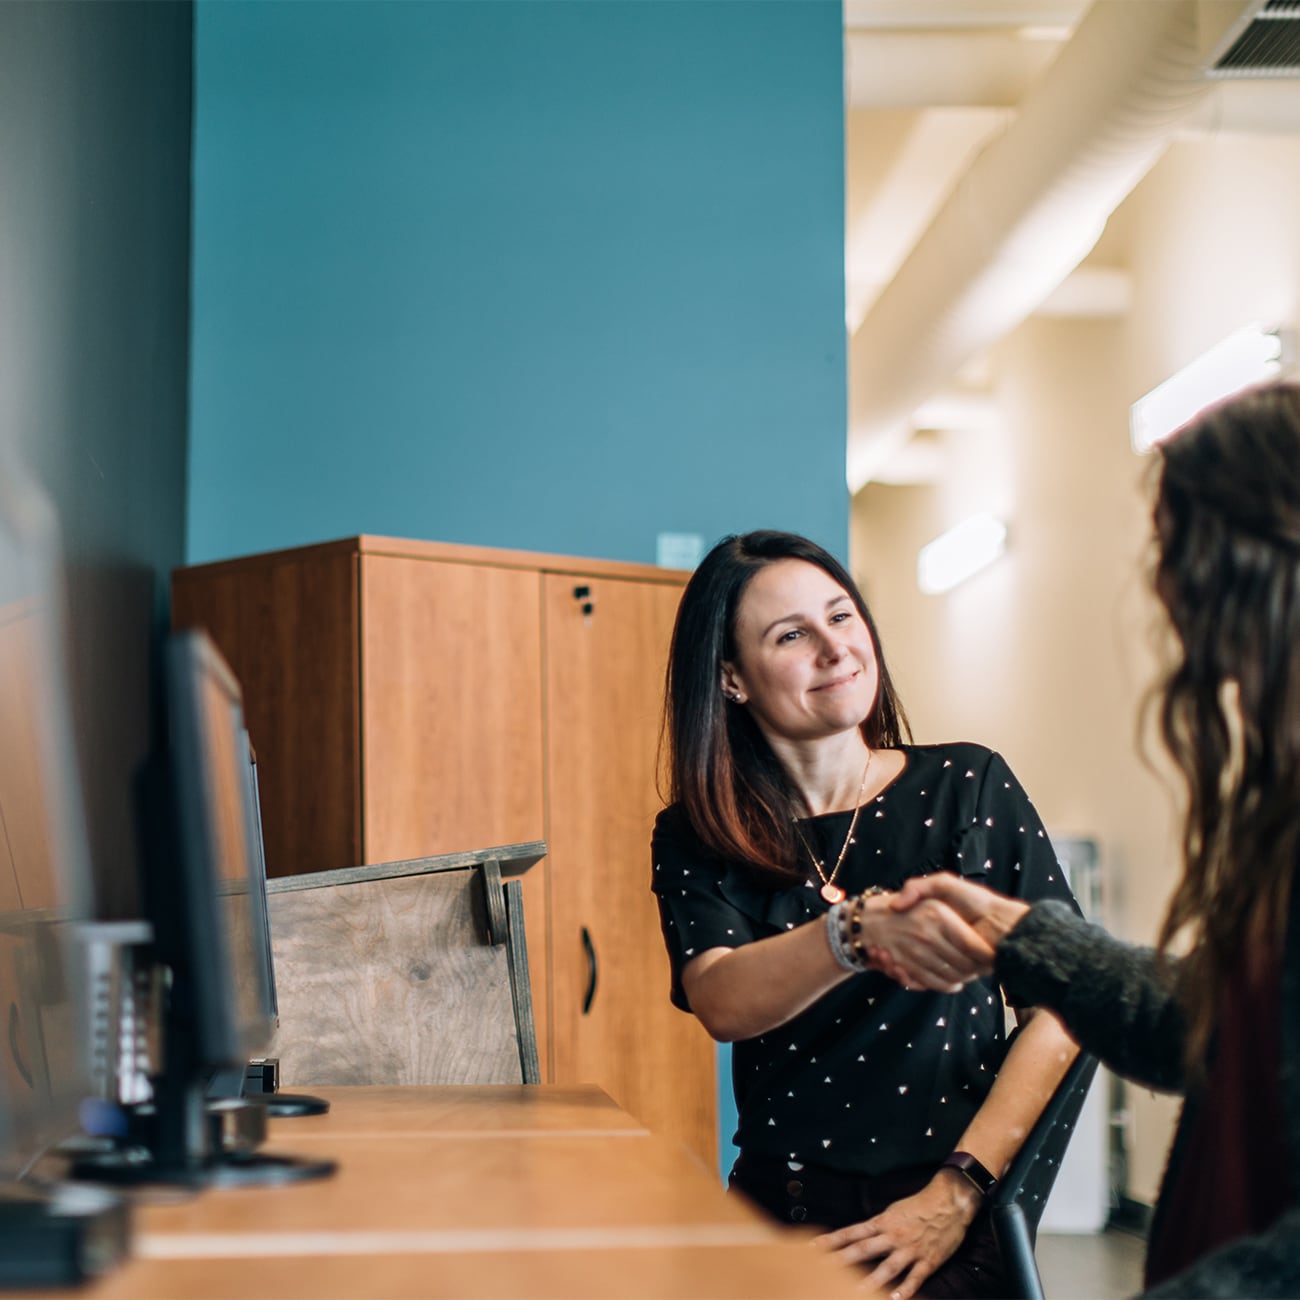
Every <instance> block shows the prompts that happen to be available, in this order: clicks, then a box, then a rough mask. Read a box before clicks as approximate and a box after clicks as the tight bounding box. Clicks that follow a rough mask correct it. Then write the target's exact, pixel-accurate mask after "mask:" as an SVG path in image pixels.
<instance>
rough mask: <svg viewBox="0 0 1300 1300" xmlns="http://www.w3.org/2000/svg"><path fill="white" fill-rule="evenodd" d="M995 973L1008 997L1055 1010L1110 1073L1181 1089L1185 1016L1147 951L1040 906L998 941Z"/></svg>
mask: <svg viewBox="0 0 1300 1300" xmlns="http://www.w3.org/2000/svg"><path fill="white" fill-rule="evenodd" d="M996 973H997V977H998V979H999V981H1000V982H1001V984H1002V987H1003V988H1004V989H1005V990H1006V991H1007V994H1008V996H1009V997H1010V998H1012V999H1013V1000H1014V1001H1016V1002H1020V1003H1022V1004H1024V1005H1026V1006H1034V1007H1045V1008H1046V1009H1047V1010H1048V1011H1052V1012H1055V1013H1056V1015H1057V1016H1059V1017H1060V1019H1061V1021H1062V1022H1063V1023H1064V1025H1065V1027H1066V1029H1068V1030H1069V1032H1070V1035H1071V1037H1073V1038H1074V1040H1075V1041H1076V1042H1077V1043H1078V1044H1079V1046H1080V1047H1082V1048H1083V1049H1084V1050H1085V1051H1087V1052H1091V1053H1092V1054H1093V1055H1094V1056H1096V1057H1099V1058H1100V1059H1101V1061H1102V1062H1104V1063H1105V1064H1106V1065H1108V1066H1109V1067H1110V1068H1111V1069H1112V1070H1114V1071H1115V1072H1116V1073H1117V1074H1121V1075H1123V1076H1124V1077H1125V1078H1126V1079H1132V1080H1133V1081H1134V1082H1135V1083H1140V1084H1144V1085H1145V1086H1147V1087H1149V1088H1156V1089H1159V1090H1161V1091H1164V1092H1179V1091H1181V1090H1182V1086H1183V1050H1184V1043H1185V1039H1186V1019H1185V1016H1184V1014H1183V1009H1182V1006H1181V1004H1180V1003H1179V1001H1178V999H1177V997H1176V996H1175V994H1174V992H1173V989H1172V988H1171V987H1170V984H1169V982H1168V981H1167V980H1166V979H1165V978H1163V977H1162V974H1161V970H1160V959H1159V958H1158V957H1157V955H1156V953H1155V951H1154V950H1153V949H1151V948H1140V947H1137V946H1136V945H1133V944H1127V943H1122V942H1121V941H1120V940H1118V939H1115V938H1112V936H1110V935H1109V934H1107V933H1106V931H1105V930H1103V929H1102V928H1101V927H1100V926H1097V925H1090V924H1089V923H1088V922H1086V921H1084V920H1082V919H1081V918H1080V917H1078V916H1077V915H1076V914H1075V913H1074V912H1073V911H1071V909H1070V908H1069V907H1067V906H1066V905H1065V904H1064V903H1059V902H1056V901H1043V902H1040V903H1035V904H1034V906H1033V907H1032V908H1030V910H1029V912H1028V913H1027V914H1026V915H1025V917H1024V919H1023V920H1022V921H1021V922H1020V923H1019V924H1018V925H1017V926H1016V927H1015V929H1014V930H1012V931H1011V932H1010V934H1008V935H1007V936H1006V938H1005V939H1003V940H1002V942H1001V944H999V946H998V953H997V964H996Z"/></svg>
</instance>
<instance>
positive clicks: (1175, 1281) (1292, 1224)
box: [1142, 1210, 1300, 1300]
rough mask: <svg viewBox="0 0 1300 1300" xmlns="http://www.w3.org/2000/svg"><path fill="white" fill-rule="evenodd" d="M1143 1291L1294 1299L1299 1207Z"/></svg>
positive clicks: (1299, 1280)
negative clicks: (1259, 1231) (1262, 1228)
mask: <svg viewBox="0 0 1300 1300" xmlns="http://www.w3.org/2000/svg"><path fill="white" fill-rule="evenodd" d="M1142 1295H1143V1297H1144V1300H1147V1298H1149V1300H1198V1298H1199V1297H1218V1296H1250V1297H1252V1300H1295V1297H1296V1296H1300V1210H1288V1211H1287V1213H1286V1214H1284V1215H1282V1216H1281V1218H1279V1219H1278V1220H1277V1221H1276V1222H1275V1223H1272V1224H1270V1225H1269V1227H1268V1228H1266V1229H1265V1230H1264V1231H1263V1232H1261V1233H1257V1234H1255V1235H1254V1236H1251V1237H1239V1238H1238V1239H1237V1240H1236V1241H1233V1242H1230V1243H1229V1244H1228V1245H1226V1246H1223V1247H1221V1248H1220V1249H1219V1250H1215V1251H1212V1252H1211V1253H1210V1254H1208V1255H1205V1256H1203V1257H1202V1258H1201V1259H1198V1260H1197V1261H1196V1263H1195V1264H1193V1265H1192V1266H1191V1267H1190V1268H1187V1269H1184V1270H1183V1271H1182V1272H1181V1273H1178V1274H1176V1275H1175V1276H1174V1277H1171V1278H1169V1279H1168V1280H1167V1281H1164V1282H1162V1283H1161V1284H1160V1285H1159V1286H1157V1287H1153V1288H1152V1289H1151V1290H1150V1291H1144V1292H1143V1293H1142Z"/></svg>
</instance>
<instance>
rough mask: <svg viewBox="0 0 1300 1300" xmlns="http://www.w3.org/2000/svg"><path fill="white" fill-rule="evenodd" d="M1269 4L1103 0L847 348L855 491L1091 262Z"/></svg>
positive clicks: (957, 189) (1258, 1) (850, 460)
mask: <svg viewBox="0 0 1300 1300" xmlns="http://www.w3.org/2000/svg"><path fill="white" fill-rule="evenodd" d="M1262 2H1263V0H1096V3H1094V4H1093V6H1092V8H1091V9H1090V10H1089V11H1088V13H1087V14H1086V15H1085V16H1084V18H1083V20H1082V21H1081V22H1080V23H1079V26H1078V28H1077V29H1076V30H1075V33H1074V35H1073V37H1072V38H1071V39H1070V41H1069V42H1068V43H1067V44H1066V45H1065V47H1064V48H1063V49H1062V51H1061V53H1060V55H1059V56H1058V58H1057V60H1056V62H1055V63H1054V64H1053V65H1052V67H1051V69H1050V70H1049V72H1048V74H1047V75H1046V76H1044V77H1043V78H1042V80H1041V81H1040V82H1039V83H1038V84H1037V85H1036V86H1035V88H1034V89H1033V90H1032V91H1031V92H1030V94H1029V95H1028V96H1026V98H1025V100H1024V103H1023V105H1022V107H1021V109H1020V112H1019V114H1018V115H1017V117H1016V119H1015V120H1014V121H1013V122H1012V123H1011V124H1010V125H1009V126H1008V127H1007V129H1006V130H1005V131H1004V132H1003V133H1002V134H1001V135H1000V136H998V137H997V138H996V139H995V140H993V141H992V142H991V143H990V144H988V145H987V146H986V147H985V149H984V150H983V152H982V153H981V154H980V155H979V156H978V157H977V158H976V159H975V161H974V163H972V165H971V167H970V168H969V170H968V171H967V172H966V173H965V175H964V176H963V177H962V179H961V180H960V181H959V182H958V184H957V186H956V187H955V188H954V190H953V192H952V194H951V195H950V197H949V198H948V200H947V202H946V203H945V204H944V206H943V207H942V208H940V210H939V212H938V213H937V214H936V216H935V218H934V220H933V221H932V222H931V224H930V226H929V227H928V229H927V230H926V231H925V233H924V234H923V235H922V236H921V238H920V239H919V240H918V241H917V243H916V245H915V247H914V248H913V250H912V252H911V254H910V255H909V256H908V258H907V260H906V261H905V262H904V263H903V265H902V266H901V267H900V268H899V270H898V272H897V274H896V275H895V276H894V278H893V279H892V280H891V281H890V283H889V284H888V285H887V286H886V287H885V288H884V290H883V291H882V292H881V294H880V296H879V297H878V298H877V299H876V301H875V303H874V305H873V306H872V308H871V310H870V311H869V312H868V314H867V316H866V318H865V319H864V320H863V322H862V324H861V326H859V328H858V330H857V331H856V333H855V334H854V336H853V338H852V340H851V343H850V368H849V374H850V394H849V399H850V405H849V410H850V418H849V443H848V478H849V486H850V488H851V489H852V490H853V491H857V490H858V489H859V488H860V487H862V486H863V485H864V484H865V483H866V482H868V481H869V480H870V479H871V477H872V475H873V473H874V471H875V470H876V468H877V467H878V466H881V465H883V464H884V462H885V461H886V460H887V459H888V457H889V456H890V455H891V454H892V453H893V452H894V451H895V450H896V449H897V448H898V447H899V446H900V445H901V444H902V443H903V442H905V441H906V439H907V438H908V436H909V435H910V427H909V424H908V418H909V416H910V415H911V413H912V411H913V410H915V408H916V407H917V406H918V405H920V403H921V402H923V401H924V400H925V399H926V398H927V397H928V396H929V395H930V394H931V393H932V392H934V391H935V390H936V389H937V388H940V387H942V386H943V385H944V384H946V383H947V382H948V381H949V379H950V378H951V376H952V375H953V373H954V372H955V371H956V370H957V369H958V368H959V367H960V366H961V365H962V363H963V362H965V361H967V360H968V359H969V358H970V357H971V356H972V355H973V354H974V353H976V352H978V351H979V350H980V349H982V348H984V347H987V346H988V345H989V344H991V343H993V342H995V341H996V340H997V339H999V338H1000V337H1002V335H1004V334H1005V333H1007V331H1009V330H1011V329H1013V328H1014V327H1015V326H1016V325H1018V324H1019V323H1020V322H1021V321H1022V320H1024V318H1025V317H1026V316H1028V315H1029V314H1030V312H1032V311H1033V309H1034V308H1035V307H1036V306H1037V305H1038V303H1039V302H1041V301H1042V299H1043V298H1044V297H1046V295H1047V294H1048V293H1050V292H1051V291H1052V290H1053V289H1054V288H1055V287H1056V286H1057V285H1058V284H1060V282H1061V281H1062V280H1063V279H1064V278H1065V277H1066V276H1067V275H1068V274H1069V273H1070V272H1071V271H1072V270H1073V269H1074V267H1075V266H1076V265H1078V263H1079V262H1080V261H1081V260H1082V259H1083V257H1084V256H1086V254H1087V253H1088V251H1089V250H1090V249H1091V248H1092V246H1093V245H1094V244H1095V243H1096V241H1097V239H1098V237H1099V236H1100V234H1101V231H1102V229H1103V227H1104V226H1105V223H1106V220H1107V218H1108V217H1109V216H1110V214H1111V212H1113V211H1114V209H1115V208H1116V206H1117V205H1118V204H1119V203H1120V201H1121V200H1122V199H1123V198H1124V197H1125V195H1127V194H1128V193H1129V191H1130V190H1132V188H1133V187H1134V186H1135V185H1136V184H1137V183H1138V181H1139V180H1141V178H1142V177H1143V176H1144V175H1146V173H1147V171H1148V170H1149V169H1150V168H1151V166H1152V165H1153V164H1154V163H1155V162H1156V160H1157V159H1158V158H1159V157H1160V155H1161V153H1162V152H1163V151H1164V149H1165V147H1166V146H1167V144H1168V143H1169V141H1170V140H1171V138H1172V136H1173V134H1174V132H1175V130H1176V129H1177V127H1178V126H1179V125H1180V123H1181V122H1182V121H1183V120H1184V119H1185V118H1186V117H1187V115H1188V114H1189V113H1190V111H1191V110H1192V109H1193V108H1194V107H1195V106H1196V104H1197V102H1198V100H1199V99H1200V97H1201V96H1202V95H1203V94H1204V93H1205V91H1206V89H1207V86H1208V83H1207V81H1206V79H1205V75H1204V74H1205V69H1206V67H1207V65H1209V64H1210V63H1211V62H1212V61H1213V58H1214V57H1215V56H1216V55H1217V53H1218V52H1219V51H1220V50H1221V49H1222V47H1223V43H1224V41H1225V40H1226V39H1230V38H1231V37H1232V36H1235V35H1236V33H1237V32H1238V31H1239V30H1240V29H1241V27H1243V26H1244V25H1245V24H1246V23H1247V22H1248V21H1249V19H1250V17H1251V15H1252V14H1253V13H1254V12H1255V11H1257V10H1258V9H1259V8H1260V6H1261V4H1262Z"/></svg>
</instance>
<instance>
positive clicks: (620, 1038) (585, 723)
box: [172, 537, 717, 1168]
mask: <svg viewBox="0 0 1300 1300" xmlns="http://www.w3.org/2000/svg"><path fill="white" fill-rule="evenodd" d="M684 581H685V575H684V574H682V573H679V572H675V571H670V570H663V569H656V568H653V567H651V566H648V565H633V564H621V563H617V562H612V561H600V560H583V559H567V558H564V557H559V556H551V555H538V554H532V553H526V552H517V551H498V550H493V549H490V548H485V547H467V546H454V545H448V544H441V543H433V542H415V541H401V540H395V539H391V538H378V537H356V538H349V539H346V540H343V541H339V542H330V543H325V544H323V545H320V546H312V547H304V548H300V549H296V550H291V551H281V552H275V553H271V554H266V555H257V556H249V557H246V558H243V559H238V560H230V561H224V562H221V563H217V564H207V565H199V566H195V567H192V568H187V569H179V570H177V571H176V572H175V573H174V574H173V579H172V622H173V625H174V626H176V627H189V626H202V627H206V628H207V629H208V631H209V632H210V633H211V634H212V636H213V638H214V640H215V641H216V643H217V645H218V646H219V647H220V648H221V650H222V652H223V653H224V654H225V656H226V658H227V659H228V660H229V661H230V664H231V667H232V668H233V669H234V671H235V674H236V675H237V676H238V677H239V679H240V682H241V683H242V685H243V690H244V698H245V713H246V715H247V719H248V727H249V732H250V734H251V735H252V738H253V744H254V746H255V747H256V749H257V754H258V772H259V777H260V780H261V788H262V805H263V821H264V836H265V841H266V857H267V869H268V871H269V873H270V874H271V875H273V876H283V875H291V874H297V873H300V872H304V871H312V870H328V869H337V868H342V867H350V866H357V865H361V864H369V863H378V862H390V861H397V860H402V859H407V858H417V857H424V856H428V855H431V854H439V853H454V852H460V851H466V850H477V849H481V848H486V847H490V846H495V845H505V844H517V843H522V842H525V841H530V840H545V841H546V842H547V845H548V849H549V852H548V856H547V858H546V860H545V861H544V862H542V863H540V864H539V865H538V866H537V867H535V868H533V870H531V871H530V872H529V873H528V875H527V877H526V878H525V883H524V894H525V911H526V916H527V929H528V945H529V958H530V968H531V971H532V984H533V1000H534V1006H535V1010H536V1014H537V1020H538V1040H539V1044H540V1048H541V1055H542V1068H543V1074H544V1076H545V1077H546V1078H547V1079H548V1080H550V1081H553V1082H556V1083H596V1084H599V1085H600V1086H602V1087H603V1088H605V1089H606V1090H607V1091H608V1092H609V1093H610V1094H611V1095H612V1096H613V1097H614V1098H615V1100H616V1101H618V1102H619V1103H620V1104H621V1105H622V1106H624V1107H625V1108H626V1109H628V1110H629V1111H631V1112H632V1113H633V1114H634V1115H636V1116H637V1117H638V1118H639V1119H640V1120H641V1121H642V1122H643V1123H645V1124H646V1125H647V1126H648V1127H650V1128H651V1129H653V1130H655V1131H656V1132H659V1133H663V1134H665V1135H668V1136H671V1137H675V1138H677V1139H679V1140H680V1141H682V1142H683V1143H684V1144H685V1145H686V1146H687V1147H688V1148H690V1149H691V1150H692V1151H694V1152H695V1153H696V1154H698V1155H699V1156H700V1158H701V1159H703V1160H704V1161H705V1162H706V1163H707V1164H708V1166H709V1167H710V1168H713V1167H714V1165H715V1163H716V1147H717V1137H716V1107H715V1082H714V1052H713V1044H712V1043H711V1041H710V1040H709V1039H708V1037H707V1036H706V1035H705V1034H704V1032H703V1030H702V1029H701V1028H700V1026H699V1025H698V1024H697V1023H696V1021H695V1020H694V1019H693V1018H692V1017H690V1016H685V1015H683V1014H682V1013H681V1012H679V1011H676V1010H675V1009H673V1008H672V1006H671V1005H670V1004H669V1001H668V963H667V958H666V956H665V955H664V952H663V943H662V940H661V938H660V935H659V923H658V917H657V913H656V910H655V906H654V899H653V896H652V895H651V893H650V888H649V880H650V858H649V852H650V849H649V845H650V829H651V825H652V823H653V820H654V815H655V812H656V810H657V809H658V807H659V806H660V799H659V796H658V792H657V783H656V770H657V758H658V743H659V717H660V707H661V700H662V693H663V676H664V667H665V663H666V659H667V650H668V641H669V636H670V634H671V630H672V622H673V618H674V615H675V613H676V608H677V602H678V600H679V598H680V595H681V589H682V585H683V583H684ZM593 974H594V989H593V988H592V979H593Z"/></svg>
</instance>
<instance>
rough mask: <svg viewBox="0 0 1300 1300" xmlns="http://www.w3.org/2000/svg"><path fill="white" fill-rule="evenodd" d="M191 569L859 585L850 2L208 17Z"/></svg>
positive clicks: (605, 4) (650, 3) (551, 4)
mask: <svg viewBox="0 0 1300 1300" xmlns="http://www.w3.org/2000/svg"><path fill="white" fill-rule="evenodd" d="M195 29H196V30H195V131H194V190H193V207H194V212H193V280H192V295H193V315H192V327H193V349H192V363H191V423H190V460H189V493H188V531H187V558H188V559H189V560H191V561H194V562H197V561H203V560H208V559H214V558H218V557H224V556H229V555H237V554H244V553H248V552H252V551H259V550H265V549H270V548H275V547H281V546H287V545H295V544H301V543H305V542H311V541H320V540H324V539H327V538H331V537H339V536H345V535H348V534H352V533H357V532H374V533H386V534H392V535H398V536H409V537H417V538H431V539H438V540H448V541H459V542H470V543H479V544H485V545H500V546H511V547H521V548H525V549H530V550H540V551H554V552H561V553H569V554H583V555H598V556H607V557H611V558H616V559H627V560H642V561H653V559H654V557H655V538H656V534H657V533H659V532H661V531H672V532H688V533H696V534H699V535H701V536H702V537H703V538H704V540H705V541H706V542H710V541H712V540H713V539H715V538H716V537H718V536H719V535H721V534H722V533H724V532H729V531H734V530H738V529H745V528H750V527H757V526H764V525H769V526H781V527H787V528H792V529H795V530H798V531H801V532H805V533H808V534H810V535H812V536H814V537H815V538H817V539H818V540H820V541H822V542H823V543H824V544H826V545H827V546H829V547H830V548H831V549H833V550H834V551H836V552H837V553H838V554H840V555H841V556H844V555H846V553H847V548H848V493H847V489H846V487H845V476H844V454H845V421H846V402H845V343H844V312H843V284H844V273H843V264H844V228H843V223H844V216H843V210H844V192H843V102H842V80H843V76H842V45H841V12H840V6H839V3H838V0H830V2H827V0H757V2H751V0H691V2H690V3H675V2H673V0H640V2H635V3H633V2H619V0H579V2H577V3H570V2H569V0H521V2H514V0H468V2H466V3H458V2H455V0H444V2H442V3H422V2H421V3H416V2H411V0H401V2H398V3H389V2H388V0H370V2H369V3H357V2H356V0H333V2H331V3H316V2H311V0H298V2H294V3H279V2H273V0H259V2H258V3H237V2H236V3H231V2H226V0H200V3H199V4H198V5H197V7H196V17H195Z"/></svg>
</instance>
